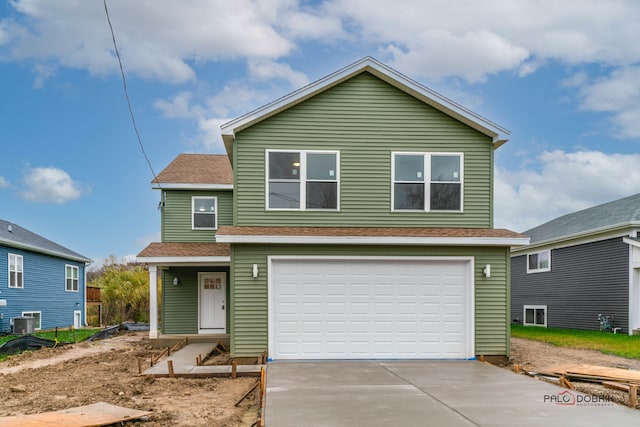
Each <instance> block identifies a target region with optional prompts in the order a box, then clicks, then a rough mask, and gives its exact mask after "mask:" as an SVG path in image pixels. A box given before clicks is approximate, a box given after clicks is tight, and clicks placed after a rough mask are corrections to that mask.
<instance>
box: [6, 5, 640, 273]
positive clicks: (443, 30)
mask: <svg viewBox="0 0 640 427" xmlns="http://www.w3.org/2000/svg"><path fill="white" fill-rule="evenodd" d="M107 5H108V7H109V12H110V16H111V21H112V24H113V27H114V30H115V34H116V38H117V41H118V46H119V49H120V52H121V54H122V60H123V64H124V68H125V72H126V75H127V82H128V87H129V95H130V98H131V101H132V104H133V109H134V114H135V117H136V121H137V124H138V128H139V131H140V135H141V137H142V141H143V143H144V146H145V148H146V151H147V154H148V156H149V159H150V161H151V163H152V165H153V167H154V169H155V171H156V173H158V172H160V170H162V169H163V168H164V167H165V166H166V165H167V164H168V163H169V162H170V161H171V160H172V159H173V158H174V157H175V156H176V155H178V154H179V153H183V152H193V153H221V152H223V148H222V143H221V139H220V131H219V126H220V124H222V123H224V122H226V121H228V120H230V119H233V118H236V117H238V116H241V115H243V114H244V113H247V112H249V111H251V110H253V109H254V108H256V107H259V106H261V105H263V104H266V103H268V102H270V101H272V100H274V99H276V98H278V97H280V96H282V95H285V94H287V93H289V92H291V91H293V90H295V89H297V88H299V87H301V86H303V85H305V84H307V83H309V82H312V81H314V80H317V79H319V78H321V77H323V76H325V75H327V74H329V73H331V72H333V71H335V70H337V69H339V68H342V67H343V66H345V65H348V64H350V63H352V62H354V61H356V60H358V59H360V58H362V57H364V56H373V57H375V58H377V59H379V60H381V61H382V62H385V63H386V64H388V65H390V66H391V67H393V68H395V69H396V70H398V71H400V72H402V73H403V74H405V75H407V76H409V77H411V78H413V79H414V80H417V81H419V82H420V83H422V84H424V85H426V86H428V87H429V88H431V89H433V90H436V91H438V92H440V93H441V94H443V95H445V96H447V97H449V98H451V99H453V100H455V101H457V102H459V103H461V104H463V105H465V106H466V107H468V108H470V109H472V110H474V111H475V112H477V113H479V114H481V115H483V116H485V117H486V118H488V119H490V120H492V121H494V122H496V123H498V124H500V125H502V126H504V127H506V128H507V129H509V130H510V131H511V132H512V135H511V138H510V141H509V142H508V143H507V144H506V145H504V146H502V147H501V148H500V149H498V151H497V152H496V165H495V167H496V175H495V176H496V184H495V186H496V187H495V199H496V204H495V226H496V227H501V228H502V227H504V228H510V229H512V230H515V231H524V230H526V229H528V228H531V227H533V226H535V225H538V224H540V223H542V222H544V221H547V220H550V219H552V218H555V217H557V216H559V215H562V214H565V213H568V212H572V211H575V210H578V209H582V208H586V207H589V206H593V205H595V204H599V203H602V202H606V201H610V200H615V199H617V198H620V197H624V196H628V195H631V194H635V193H638V192H640V167H638V165H639V164H640V155H639V154H638V148H640V43H638V42H637V41H638V40H640V3H639V2H637V1H633V0H629V1H616V0H601V1H594V0H563V1H562V2H559V1H557V0H552V1H545V0H540V1H518V2H514V1H513V0H493V1H486V2H484V1H483V2H478V1H475V0H469V1H456V2H452V1H439V0H438V1H436V0H394V1H384V0H349V1H338V0H335V1H295V0H257V1H249V0H236V1H234V2H229V1H225V0H220V1H213V0H211V1H205V0H200V1H198V0H191V1H187V2H185V1H177V0H175V1H174V0H164V1H162V2H161V3H160V2H157V1H154V0H137V1H135V2H132V1H129V0H108V1H107ZM160 5H161V7H160ZM0 76H1V78H0V117H2V119H1V120H0V141H1V144H0V146H1V147H2V154H1V155H0V218H2V219H5V220H8V221H12V222H14V223H17V224H19V225H21V226H23V227H26V228H28V229H30V230H32V231H34V232H36V233H38V234H41V235H43V236H44V237H47V238H49V239H51V240H54V241H56V242H58V243H60V244H62V245H64V246H67V247H68V248H70V249H72V250H75V251H77V252H79V253H81V254H83V255H85V256H88V257H90V258H92V259H94V260H96V261H101V260H103V259H104V258H106V257H108V256H110V255H114V256H116V257H117V258H124V257H131V256H133V255H135V254H137V253H138V252H139V251H140V250H142V249H143V248H144V247H145V246H146V244H148V243H149V242H150V241H157V240H159V225H160V217H159V212H158V211H157V209H156V207H157V203H158V199H159V195H158V194H157V192H156V191H154V190H151V188H150V185H149V182H150V181H151V179H152V174H151V172H150V170H149V168H148V166H147V164H146V162H145V160H144V157H143V156H142V153H141V150H140V147H139V145H138V142H137V140H136V136H135V133H134V131H133V128H132V124H131V120H130V117H129V112H128V110H127V105H126V103H125V99H124V94H123V89H122V81H121V78H120V75H119V71H118V63H117V60H116V57H115V54H114V50H113V45H112V41H111V34H110V33H109V27H108V24H107V20H106V16H105V12H104V6H103V2H102V1H101V0H84V1H81V0H56V1H54V2H52V1H45V0H15V1H9V2H4V3H2V4H0Z"/></svg>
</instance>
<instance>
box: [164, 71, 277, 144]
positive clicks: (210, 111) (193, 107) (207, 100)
mask: <svg viewBox="0 0 640 427" xmlns="http://www.w3.org/2000/svg"><path fill="white" fill-rule="evenodd" d="M267 96H268V95H267V94H266V93H264V92H260V91H258V90H255V89H252V88H251V87H249V86H248V85H246V84H245V83H242V82H239V81H233V82H230V83H229V84H227V85H226V86H225V87H224V88H223V89H222V90H221V91H220V92H219V93H217V94H215V95H213V96H208V97H206V96H204V97H202V96H200V97H198V96H196V94H194V93H192V92H186V91H185V92H181V93H178V94H177V95H175V96H174V97H172V98H170V99H168V100H166V99H158V100H156V101H154V104H153V105H154V107H155V108H156V109H158V110H160V111H161V112H162V114H163V115H164V116H165V117H167V118H179V119H186V120H192V121H193V122H194V123H195V124H196V128H197V131H196V135H195V136H193V139H192V140H191V141H189V144H190V145H192V146H194V147H196V148H198V149H203V150H205V151H208V152H224V145H223V142H222V137H221V134H220V125H222V124H224V123H226V122H228V121H229V120H231V118H233V117H235V116H236V115H238V114H243V113H246V112H247V111H251V110H253V109H254V108H256V107H258V106H260V105H262V104H263V103H265V102H268V98H267ZM230 117H231V118H230Z"/></svg>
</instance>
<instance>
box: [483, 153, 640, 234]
mask: <svg viewBox="0 0 640 427" xmlns="http://www.w3.org/2000/svg"><path fill="white" fill-rule="evenodd" d="M536 163H537V164H529V165H528V166H527V167H524V168H522V169H520V170H519V171H517V172H514V171H509V170H506V169H504V168H496V173H495V214H496V219H495V226H496V227H498V228H509V229H512V230H516V231H524V230H528V229H529V228H532V227H535V226H537V225H540V224H542V223H544V222H546V221H549V220H551V219H554V218H556V217H558V216H561V215H564V214H566V213H570V212H574V211H576V210H580V209H584V208H588V207H591V206H595V205H597V204H600V203H604V202H607V201H611V200H615V199H619V198H622V197H625V196H629V195H631V194H635V193H640V169H638V168H637V165H638V164H639V163H640V154H606V153H603V152H600V151H576V152H573V153H567V152H564V151H561V150H555V151H546V152H544V153H542V154H541V155H540V156H539V157H538V158H537V159H536ZM536 166H539V167H538V168H537V169H534V168H535V167H536Z"/></svg>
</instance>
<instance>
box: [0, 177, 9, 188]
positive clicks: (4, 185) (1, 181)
mask: <svg viewBox="0 0 640 427" xmlns="http://www.w3.org/2000/svg"><path fill="white" fill-rule="evenodd" d="M7 187H9V181H7V180H6V179H5V178H4V177H2V176H0V188H7Z"/></svg>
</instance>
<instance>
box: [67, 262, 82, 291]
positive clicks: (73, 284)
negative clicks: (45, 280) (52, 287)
mask: <svg viewBox="0 0 640 427" xmlns="http://www.w3.org/2000/svg"><path fill="white" fill-rule="evenodd" d="M78 273H79V269H78V267H77V266H75V265H68V264H67V265H65V272H64V278H65V282H66V284H65V289H66V291H67V292H78Z"/></svg>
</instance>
